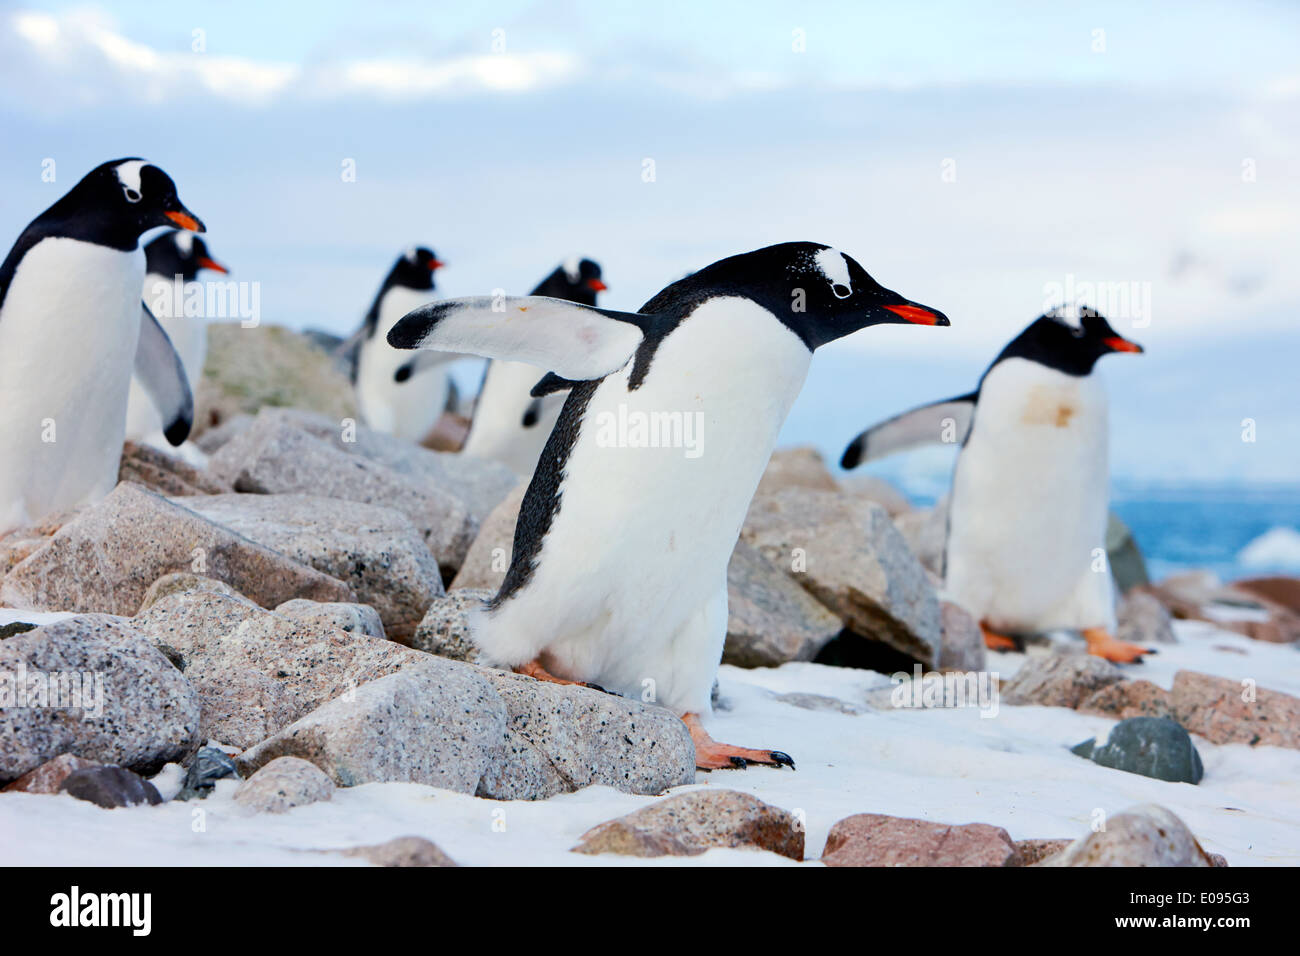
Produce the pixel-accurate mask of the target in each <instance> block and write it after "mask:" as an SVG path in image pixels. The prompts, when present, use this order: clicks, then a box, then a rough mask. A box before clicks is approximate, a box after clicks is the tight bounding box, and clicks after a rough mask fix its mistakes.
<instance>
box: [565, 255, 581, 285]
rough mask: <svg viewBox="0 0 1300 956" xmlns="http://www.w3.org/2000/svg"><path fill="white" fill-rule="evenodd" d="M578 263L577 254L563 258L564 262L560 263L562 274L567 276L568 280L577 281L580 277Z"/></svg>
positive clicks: (579, 263) (579, 262)
mask: <svg viewBox="0 0 1300 956" xmlns="http://www.w3.org/2000/svg"><path fill="white" fill-rule="evenodd" d="M580 265H581V261H580V260H579V259H578V257H577V256H569V258H567V259H565V260H564V262H562V263H561V264H560V268H561V269H563V270H564V274H565V275H566V276H568V277H569V281H570V282H577V281H578V280H579V279H581V278H582V270H581V269H580V268H579V266H580Z"/></svg>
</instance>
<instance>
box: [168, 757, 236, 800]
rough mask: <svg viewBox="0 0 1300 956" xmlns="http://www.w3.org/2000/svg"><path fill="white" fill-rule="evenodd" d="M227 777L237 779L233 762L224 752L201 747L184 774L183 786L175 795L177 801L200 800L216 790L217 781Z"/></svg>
mask: <svg viewBox="0 0 1300 956" xmlns="http://www.w3.org/2000/svg"><path fill="white" fill-rule="evenodd" d="M228 777H233V778H234V779H236V780H238V779H239V770H238V769H237V768H236V767H235V761H234V760H233V759H232V758H231V756H230V755H229V754H227V753H226V752H225V751H224V750H218V749H217V748H216V747H201V748H199V752H198V753H197V754H195V755H194V760H193V761H191V762H190V766H189V770H187V771H186V773H185V785H184V786H183V787H182V788H181V792H180V793H178V794H177V795H176V799H177V800H192V799H194V798H195V797H198V798H199V799H200V800H202V799H203V798H204V797H206V796H207V795H208V794H210V793H212V791H213V790H214V789H215V788H216V783H217V781H218V780H223V779H225V778H228Z"/></svg>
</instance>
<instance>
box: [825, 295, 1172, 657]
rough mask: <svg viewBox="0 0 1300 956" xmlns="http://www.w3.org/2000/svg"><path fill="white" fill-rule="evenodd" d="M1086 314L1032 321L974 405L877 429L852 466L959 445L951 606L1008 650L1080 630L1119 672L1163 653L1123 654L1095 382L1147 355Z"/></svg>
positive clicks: (852, 457) (847, 459)
mask: <svg viewBox="0 0 1300 956" xmlns="http://www.w3.org/2000/svg"><path fill="white" fill-rule="evenodd" d="M1141 351H1142V347H1141V346H1140V345H1138V344H1137V343H1135V342H1130V341H1129V340H1128V339H1125V338H1123V337H1122V336H1121V335H1120V334H1119V333H1118V332H1116V331H1115V330H1114V329H1113V328H1111V326H1110V323H1109V322H1107V321H1106V320H1105V319H1104V318H1102V317H1101V316H1100V315H1098V314H1097V313H1096V312H1093V311H1091V310H1087V309H1085V310H1082V312H1081V315H1080V321H1079V323H1078V324H1073V323H1071V322H1068V321H1066V320H1065V319H1064V318H1062V317H1061V316H1059V315H1055V314H1053V315H1044V316H1041V317H1040V318H1038V319H1036V320H1035V321H1034V322H1032V323H1031V324H1030V325H1029V327H1028V328H1026V329H1025V330H1024V331H1023V332H1021V333H1020V335H1018V336H1016V338H1015V339H1013V340H1012V341H1011V343H1010V344H1009V345H1008V346H1007V347H1006V348H1005V349H1003V350H1002V353H1001V354H1000V355H998V357H997V358H996V359H994V360H993V364H992V365H990V366H989V368H988V370H987V371H986V372H985V373H984V376H983V378H981V379H980V384H979V387H978V388H977V389H976V390H975V391H973V392H971V393H970V394H969V395H960V396H958V397H956V398H950V399H947V400H945V401H942V402H936V403H934V404H932V405H925V406H922V407H921V408H916V409H913V410H912V411H910V412H905V413H903V414H902V415H899V416H897V417H896V418H892V419H890V420H888V421H886V422H882V423H881V424H879V425H875V426H873V427H872V428H869V429H867V430H866V431H864V432H863V433H862V434H860V435H859V436H858V437H857V438H855V439H854V440H853V442H852V443H851V444H850V445H849V446H848V448H847V449H846V450H845V452H844V457H843V459H842V460H841V462H840V464H841V465H842V466H843V467H844V468H854V467H856V466H857V465H858V464H860V463H861V462H865V461H871V460H873V459H877V458H881V457H884V456H885V455H889V454H892V453H894V452H896V451H903V450H905V449H909V448H915V447H918V446H921V445H928V444H938V443H939V442H941V441H949V442H953V441H960V442H961V443H962V447H961V451H960V453H959V454H958V456H957V465H956V469H955V471H954V473H953V481H952V494H951V497H950V499H949V504H948V538H947V546H946V548H945V553H944V564H945V568H944V578H945V586H946V589H947V592H948V595H949V597H951V599H952V600H953V601H955V602H956V603H958V604H960V605H962V606H963V607H964V608H965V609H966V610H967V611H969V612H970V613H971V614H972V615H973V616H974V617H975V618H976V620H978V621H979V622H980V627H981V629H982V630H983V631H984V640H985V643H986V644H987V645H988V646H989V647H991V648H994V649H996V650H1010V649H1013V648H1014V647H1015V646H1016V644H1015V642H1014V640H1013V639H1012V638H1011V637H1009V636H1008V635H1021V634H1040V633H1044V632H1047V631H1052V630H1061V629H1069V630H1079V631H1082V632H1083V636H1084V638H1085V639H1086V640H1087V642H1088V650H1089V651H1090V652H1091V653H1093V654H1096V655H1098V656H1100V657H1104V658H1106V659H1107V660H1111V661H1117V662H1140V661H1141V659H1142V655H1143V654H1150V653H1155V652H1154V651H1151V650H1147V649H1145V648H1142V647H1138V646H1137V645H1134V644H1128V643H1124V642H1121V641H1117V640H1115V639H1114V637H1113V636H1112V634H1113V632H1114V629H1115V601H1114V593H1113V585H1112V583H1111V577H1110V568H1109V565H1108V563H1107V561H1106V549H1105V539H1106V519H1107V515H1108V513H1109V502H1110V491H1109V482H1110V472H1109V467H1108V465H1107V452H1108V449H1107V445H1108V440H1109V439H1108V411H1107V403H1106V392H1105V389H1104V387H1103V385H1102V383H1101V381H1100V380H1099V379H1098V377H1097V376H1096V375H1095V374H1094V373H1093V369H1094V366H1095V365H1096V363H1097V360H1098V359H1099V358H1101V357H1102V356H1103V355H1110V354H1112V353H1115V352H1141Z"/></svg>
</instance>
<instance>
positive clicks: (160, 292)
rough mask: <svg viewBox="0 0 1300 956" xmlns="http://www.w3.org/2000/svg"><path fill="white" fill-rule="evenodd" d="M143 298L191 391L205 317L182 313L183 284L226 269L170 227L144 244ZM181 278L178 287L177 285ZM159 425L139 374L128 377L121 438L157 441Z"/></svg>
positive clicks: (199, 366) (203, 353) (204, 340)
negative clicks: (183, 370) (128, 385)
mask: <svg viewBox="0 0 1300 956" xmlns="http://www.w3.org/2000/svg"><path fill="white" fill-rule="evenodd" d="M144 262H145V276H144V303H145V305H146V306H147V307H149V310H150V312H152V313H153V315H154V317H155V318H157V319H158V324H159V325H161V326H162V327H163V331H165V332H166V333H167V337H168V338H169V339H170V340H171V343H172V347H173V348H174V349H176V354H177V355H179V356H180V359H181V364H182V365H184V366H185V378H186V381H188V382H189V386H190V391H191V392H193V391H194V390H195V389H196V388H197V387H198V384H199V377H200V376H201V375H202V374H203V361H204V359H206V358H207V354H208V325H207V320H206V318H205V317H204V316H202V315H199V316H193V315H186V314H185V295H186V291H185V290H186V287H187V286H188V285H189V283H192V282H194V281H195V279H197V278H198V275H199V273H200V272H201V271H202V270H204V269H207V270H210V271H212V272H219V273H222V274H223V275H224V274H225V273H227V272H229V271H230V270H228V269H227V268H226V267H225V266H223V265H222V264H221V263H219V262H217V261H216V260H215V259H213V258H212V256H211V254H210V253H209V252H208V247H207V245H206V244H205V243H204V241H203V240H202V239H200V238H199V237H198V236H196V235H195V234H194V233H192V232H186V231H183V230H172V231H171V232H165V233H163V234H162V235H160V236H159V237H158V238H156V239H153V240H151V241H150V242H149V243H148V244H147V245H146V246H145V247H144ZM178 276H179V277H180V281H181V284H182V286H181V290H180V291H179V294H178V290H177V288H176V279H177V277H178ZM162 429H163V421H162V415H161V414H160V413H159V411H158V409H157V407H156V406H155V405H154V403H153V401H152V400H151V399H150V398H149V395H148V393H147V392H146V391H145V389H144V386H143V385H142V384H141V382H140V381H139V380H138V379H132V380H131V393H130V397H129V399H128V400H127V406H126V437H127V438H129V439H131V440H132V441H142V440H146V439H147V440H150V441H153V442H155V443H156V438H157V436H158V433H159V432H161V431H162Z"/></svg>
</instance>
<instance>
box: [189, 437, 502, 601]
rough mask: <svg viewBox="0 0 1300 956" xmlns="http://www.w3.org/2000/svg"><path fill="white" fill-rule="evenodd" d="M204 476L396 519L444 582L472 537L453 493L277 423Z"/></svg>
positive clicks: (244, 440) (230, 447)
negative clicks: (373, 509) (334, 501)
mask: <svg viewBox="0 0 1300 956" xmlns="http://www.w3.org/2000/svg"><path fill="white" fill-rule="evenodd" d="M427 454H436V453H435V452H427ZM210 468H211V470H212V472H213V473H214V474H217V475H219V476H221V477H223V478H226V479H228V480H230V481H231V483H232V484H233V485H234V487H235V490H236V491H241V492H251V493H253V494H262V495H286V494H299V495H317V496H320V497H325V498H339V499H342V500H345V501H359V502H362V503H364V504H374V505H382V506H384V507H388V508H392V509H394V510H396V511H400V512H401V513H402V514H404V515H406V516H407V518H409V519H410V520H411V523H412V524H413V525H414V526H415V528H416V530H417V531H419V533H420V535H421V537H423V538H424V542H425V544H426V545H428V548H429V550H430V551H431V552H432V553H433V555H434V557H435V558H437V560H438V566H439V568H441V569H442V574H443V577H444V578H448V577H450V576H452V575H454V574H455V573H456V570H457V569H458V568H459V567H460V565H461V562H462V561H463V560H464V558H465V552H466V551H468V550H469V546H470V543H471V542H472V541H473V540H474V536H475V535H476V534H477V533H478V520H477V519H476V518H475V517H474V516H473V514H471V513H470V511H469V509H468V507H467V506H466V505H465V504H464V502H463V501H462V499H461V498H459V497H458V496H456V495H455V494H453V493H452V492H450V491H448V490H446V489H445V488H442V487H439V486H438V485H435V484H432V483H431V482H429V481H428V480H427V479H426V478H424V477H422V476H412V475H404V474H401V473H400V472H397V471H395V470H393V469H392V468H390V467H388V466H387V465H384V464H380V463H379V462H377V461H373V460H372V459H369V458H365V457H363V456H361V455H355V454H348V453H347V452H345V451H341V450H340V449H339V448H338V447H337V446H336V445H335V444H334V443H333V442H331V441H329V440H327V439H323V438H318V437H317V436H315V435H312V434H309V433H308V432H305V431H303V430H302V429H301V428H298V427H295V426H294V425H292V424H290V423H289V422H288V421H286V420H284V416H283V415H266V416H258V418H257V420H256V421H254V422H253V424H252V426H251V427H250V428H249V429H248V430H247V431H245V432H243V433H242V434H240V435H237V436H236V437H235V438H233V439H231V440H230V441H229V442H227V443H226V444H225V445H223V446H222V447H221V448H220V449H218V450H217V453H216V454H215V455H213V456H212V461H211V464H210Z"/></svg>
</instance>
